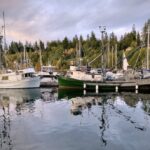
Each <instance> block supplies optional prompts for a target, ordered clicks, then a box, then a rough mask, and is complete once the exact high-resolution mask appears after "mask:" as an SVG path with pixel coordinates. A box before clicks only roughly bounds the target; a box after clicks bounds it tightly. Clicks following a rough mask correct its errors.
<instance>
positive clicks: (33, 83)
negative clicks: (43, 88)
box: [0, 76, 40, 89]
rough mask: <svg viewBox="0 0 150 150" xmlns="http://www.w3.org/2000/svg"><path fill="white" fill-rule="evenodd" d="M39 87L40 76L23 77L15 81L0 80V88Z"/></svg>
mask: <svg viewBox="0 0 150 150" xmlns="http://www.w3.org/2000/svg"><path fill="white" fill-rule="evenodd" d="M38 87H40V77H38V76H37V77H33V78H25V79H22V80H17V81H0V89H20V88H21V89H23V88H24V89H26V88H38Z"/></svg>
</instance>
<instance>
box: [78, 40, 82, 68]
mask: <svg viewBox="0 0 150 150" xmlns="http://www.w3.org/2000/svg"><path fill="white" fill-rule="evenodd" d="M79 66H82V58H81V40H79Z"/></svg>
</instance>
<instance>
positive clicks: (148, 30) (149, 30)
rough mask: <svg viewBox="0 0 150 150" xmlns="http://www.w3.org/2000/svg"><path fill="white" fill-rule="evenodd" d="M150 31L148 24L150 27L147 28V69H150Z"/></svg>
mask: <svg viewBox="0 0 150 150" xmlns="http://www.w3.org/2000/svg"><path fill="white" fill-rule="evenodd" d="M149 32H150V25H149V24H148V29H147V34H148V35H147V67H146V68H147V70H149Z"/></svg>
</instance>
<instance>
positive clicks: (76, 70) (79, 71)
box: [67, 66, 103, 81]
mask: <svg viewBox="0 0 150 150" xmlns="http://www.w3.org/2000/svg"><path fill="white" fill-rule="evenodd" d="M67 76H68V77H70V78H72V79H77V80H81V81H102V80H103V77H102V75H101V74H98V73H94V72H93V73H91V72H88V68H87V67H86V66H85V67H77V66H70V70H69V71H68V73H67Z"/></svg>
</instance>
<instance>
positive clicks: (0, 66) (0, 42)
mask: <svg viewBox="0 0 150 150" xmlns="http://www.w3.org/2000/svg"><path fill="white" fill-rule="evenodd" d="M2 39H3V36H2V35H1V34H0V69H2V51H3V47H2Z"/></svg>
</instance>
